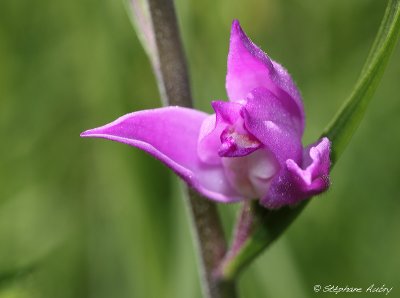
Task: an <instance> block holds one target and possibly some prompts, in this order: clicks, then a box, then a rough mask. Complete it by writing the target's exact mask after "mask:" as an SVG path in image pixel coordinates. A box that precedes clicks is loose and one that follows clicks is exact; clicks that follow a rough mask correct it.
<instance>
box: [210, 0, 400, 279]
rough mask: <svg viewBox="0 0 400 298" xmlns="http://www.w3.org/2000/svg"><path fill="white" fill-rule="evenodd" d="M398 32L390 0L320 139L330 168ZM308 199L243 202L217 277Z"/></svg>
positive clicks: (399, 6) (231, 274)
mask: <svg viewBox="0 0 400 298" xmlns="http://www.w3.org/2000/svg"><path fill="white" fill-rule="evenodd" d="M399 31H400V0H390V1H389V3H388V6H387V9H386V12H385V16H384V18H383V20H382V23H381V26H380V29H379V31H378V33H377V36H376V39H375V42H374V44H373V46H372V48H371V50H370V53H369V55H368V58H367V60H366V62H365V65H364V67H363V70H362V72H361V75H360V78H359V80H358V82H357V84H356V85H355V88H354V90H353V92H352V93H351V95H350V97H349V98H348V100H347V101H346V102H345V103H344V104H343V106H342V108H341V109H340V110H339V112H338V113H337V114H336V116H335V117H334V118H333V120H332V121H331V123H330V124H329V125H328V127H327V128H326V129H325V130H324V132H323V134H322V136H327V137H328V138H329V139H330V141H331V142H332V152H331V161H332V165H331V169H332V167H333V166H334V165H335V163H336V161H337V160H338V158H339V157H340V155H341V154H342V153H343V151H344V149H345V148H346V146H347V144H348V142H349V141H350V139H351V137H352V136H353V134H354V132H355V131H356V129H357V127H358V125H359V124H360V122H361V120H362V118H363V116H364V114H365V111H366V108H367V106H368V103H369V102H370V100H371V98H372V95H373V94H374V91H375V90H376V88H377V86H378V83H379V81H380V79H381V77H382V74H383V72H384V70H385V67H386V65H387V62H388V60H389V57H390V54H391V52H392V51H393V48H394V46H395V44H396V41H397V38H398V35H399ZM308 202H309V200H306V201H303V202H301V203H300V204H299V205H297V206H296V207H293V208H289V207H285V208H281V209H279V210H277V211H271V210H266V209H264V208H262V207H261V206H260V205H258V203H257V202H253V203H249V202H245V203H244V205H243V208H242V210H241V215H240V219H239V221H238V225H237V227H236V233H235V236H234V237H235V238H234V242H233V245H232V247H231V249H230V250H229V251H228V253H227V254H226V256H225V258H224V260H223V262H222V263H221V264H220V267H219V269H218V274H219V275H220V276H222V277H223V278H224V279H226V280H231V279H232V280H233V279H235V278H236V277H237V276H238V274H239V273H240V272H241V271H242V270H243V269H244V268H245V267H246V266H247V265H248V264H250V263H251V262H252V261H253V260H254V259H255V258H256V257H257V256H258V255H259V254H260V253H261V252H263V251H264V250H265V249H266V248H267V247H268V246H269V245H270V244H271V243H272V242H273V241H274V240H275V239H277V238H278V237H279V236H280V235H282V233H283V232H284V231H285V230H286V228H287V227H289V226H290V224H291V223H292V222H293V221H294V220H295V219H296V217H297V216H298V215H299V214H300V213H301V211H302V210H303V209H304V207H305V206H306V205H307V203H308Z"/></svg>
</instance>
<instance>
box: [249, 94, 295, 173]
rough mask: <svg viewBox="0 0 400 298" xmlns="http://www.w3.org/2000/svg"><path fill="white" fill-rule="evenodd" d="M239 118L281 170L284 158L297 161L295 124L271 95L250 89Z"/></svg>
mask: <svg viewBox="0 0 400 298" xmlns="http://www.w3.org/2000/svg"><path fill="white" fill-rule="evenodd" d="M243 117H244V121H245V125H246V128H247V129H248V131H249V132H250V133H252V134H253V135H254V136H255V137H256V138H257V139H258V140H260V141H261V142H262V143H263V144H264V145H265V146H266V147H267V148H268V149H269V150H270V151H271V152H272V153H273V154H274V155H275V158H276V159H277V161H278V163H279V164H280V165H281V166H282V167H283V166H284V165H285V163H286V160H288V159H293V160H294V161H296V162H300V161H301V158H302V150H303V147H302V144H301V134H300V133H299V130H298V126H297V122H296V121H295V120H294V119H293V117H292V114H290V113H289V112H288V110H287V109H286V107H285V106H284V104H282V102H281V101H280V99H279V98H277V97H276V96H275V95H274V94H272V93H271V92H269V91H268V90H267V89H265V88H257V89H255V90H253V92H251V93H250V94H249V95H248V100H247V103H246V105H245V109H244V110H243Z"/></svg>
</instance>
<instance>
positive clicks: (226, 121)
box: [81, 20, 330, 209]
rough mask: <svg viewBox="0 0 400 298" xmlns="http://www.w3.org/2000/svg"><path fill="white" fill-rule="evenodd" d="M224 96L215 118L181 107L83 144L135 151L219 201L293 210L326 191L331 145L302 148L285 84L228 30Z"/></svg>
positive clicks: (297, 104) (297, 106)
mask: <svg viewBox="0 0 400 298" xmlns="http://www.w3.org/2000/svg"><path fill="white" fill-rule="evenodd" d="M226 90H227V93H228V98H229V101H228V102H226V101H213V102H212V107H213V109H214V111H215V114H212V115H208V114H206V113H203V112H201V111H197V110H194V109H188V108H183V107H164V108H158V109H153V110H145V111H139V112H134V113H131V114H127V115H125V116H122V117H121V118H119V119H117V120H115V121H114V122H112V123H110V124H107V125H105V126H102V127H99V128H95V129H91V130H88V131H85V132H84V133H82V134H81V136H82V137H93V138H104V139H108V140H112V141H117V142H120V143H125V144H128V145H131V146H134V147H137V148H139V149H142V150H144V151H146V152H148V153H150V154H151V155H153V156H154V157H156V158H158V159H159V160H161V161H162V162H164V163H165V164H166V165H167V166H168V167H170V168H171V169H172V170H173V171H174V172H175V173H176V174H178V175H179V176H180V177H181V178H182V179H183V180H185V181H186V182H187V183H188V184H189V185H190V186H191V187H193V188H194V189H196V190H197V191H198V192H199V193H201V194H203V195H204V196H205V197H207V198H209V199H211V200H215V201H218V202H224V203H229V202H237V201H242V200H248V199H259V200H260V203H261V204H262V205H264V206H265V207H267V208H270V209H277V208H280V207H282V206H285V205H291V204H295V203H297V202H299V201H301V200H303V199H306V198H308V197H310V196H312V195H315V194H318V193H321V192H323V191H325V190H326V189H327V188H328V187H329V168H330V158H329V153H330V142H329V140H328V139H327V138H323V139H322V140H320V141H318V142H316V143H315V144H312V145H310V146H308V147H306V148H303V147H302V143H301V138H302V135H303V131H304V122H305V121H304V120H305V116H304V108H303V103H302V98H301V95H300V92H299V90H298V89H297V87H296V85H295V83H294V82H293V80H292V78H291V77H290V75H289V74H288V72H287V71H286V69H284V68H283V67H282V66H281V65H280V64H278V63H277V62H275V61H273V60H271V59H270V58H269V57H268V56H267V55H266V54H265V53H264V52H263V51H262V50H261V49H260V48H258V47H257V46H256V45H255V44H254V43H253V42H252V41H251V40H250V39H249V38H248V37H247V36H246V34H245V33H244V32H243V30H242V28H241V27H240V24H239V22H238V21H236V20H235V21H234V22H233V24H232V30H231V37H230V47H229V54H228V71H227V76H226Z"/></svg>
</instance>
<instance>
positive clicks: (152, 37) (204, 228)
mask: <svg viewBox="0 0 400 298" xmlns="http://www.w3.org/2000/svg"><path fill="white" fill-rule="evenodd" d="M130 4H131V7H132V8H133V16H132V17H133V21H134V23H135V25H136V27H137V30H138V31H139V32H138V33H139V36H141V39H142V42H143V45H144V47H145V49H146V50H147V53H148V55H149V58H150V60H151V63H152V66H153V69H154V71H155V74H156V77H157V82H158V87H159V91H160V94H161V98H162V101H163V103H164V104H165V105H179V106H185V107H192V106H193V104H192V97H191V91H190V84H189V75H188V70H187V66H186V60H185V56H184V51H183V47H182V43H181V40H180V35H179V29H178V24H177V19H176V14H175V9H174V4H173V1H172V0H147V1H146V0H130ZM186 193H187V197H188V200H187V204H188V206H189V210H190V214H191V217H192V227H193V231H194V237H195V242H196V246H197V249H198V253H199V263H200V267H201V268H200V272H201V275H202V276H201V281H202V290H203V295H204V297H208V298H234V297H236V294H235V285H234V282H233V281H229V282H226V281H223V280H220V279H219V278H218V276H217V275H215V274H214V270H215V268H217V266H218V264H219V263H220V261H221V260H222V259H223V257H224V255H225V253H226V241H225V236H224V233H223V229H222V225H221V221H220V218H219V215H218V210H217V207H216V204H215V203H212V202H211V201H209V200H208V199H206V198H202V197H201V196H200V195H199V194H198V193H196V192H195V191H193V190H192V189H190V188H186Z"/></svg>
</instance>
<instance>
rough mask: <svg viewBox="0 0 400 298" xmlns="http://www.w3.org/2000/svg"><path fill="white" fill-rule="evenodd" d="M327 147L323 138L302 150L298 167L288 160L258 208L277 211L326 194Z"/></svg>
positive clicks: (329, 144)
mask: <svg viewBox="0 0 400 298" xmlns="http://www.w3.org/2000/svg"><path fill="white" fill-rule="evenodd" d="M330 146H331V143H330V141H329V139H328V138H323V139H321V140H320V141H319V142H317V143H314V144H312V145H310V146H308V147H307V148H305V149H304V156H303V162H302V165H301V166H299V165H298V164H297V163H296V162H295V161H293V160H292V159H288V160H287V161H286V167H284V168H283V169H281V173H280V174H279V175H278V176H277V177H276V178H275V179H274V181H273V182H272V184H271V187H270V189H269V192H268V195H267V196H266V197H265V198H263V199H262V200H261V204H262V205H264V206H265V207H267V208H269V209H278V208H280V207H282V206H284V205H293V204H296V203H298V202H300V201H302V200H304V199H307V198H309V197H311V196H313V195H317V194H319V193H321V192H323V191H325V190H327V189H328V188H329V186H330V180H329V170H330V159H329V155H330Z"/></svg>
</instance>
